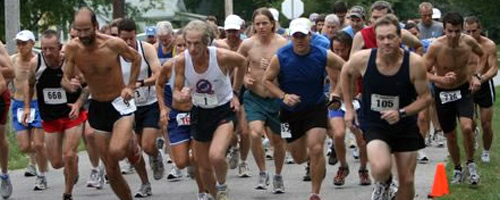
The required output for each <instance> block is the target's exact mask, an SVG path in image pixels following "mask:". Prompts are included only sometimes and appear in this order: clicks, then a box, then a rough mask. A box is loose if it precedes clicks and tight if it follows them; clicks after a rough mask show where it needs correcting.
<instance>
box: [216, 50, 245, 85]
mask: <svg viewBox="0 0 500 200" xmlns="http://www.w3.org/2000/svg"><path fill="white" fill-rule="evenodd" d="M217 52H218V54H217V55H222V59H221V63H224V66H225V67H226V68H227V69H226V70H225V71H232V70H235V71H234V75H235V77H234V82H233V90H234V91H236V93H239V92H240V89H241V85H242V84H243V78H244V77H245V74H246V72H247V65H248V62H247V59H246V58H245V57H243V56H242V55H240V54H238V53H236V52H232V51H229V50H225V49H217Z"/></svg>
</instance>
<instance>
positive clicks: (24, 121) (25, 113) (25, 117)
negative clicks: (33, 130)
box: [18, 108, 31, 126]
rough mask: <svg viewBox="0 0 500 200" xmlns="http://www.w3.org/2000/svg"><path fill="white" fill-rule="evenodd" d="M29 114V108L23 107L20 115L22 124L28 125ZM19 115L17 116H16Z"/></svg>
mask: <svg viewBox="0 0 500 200" xmlns="http://www.w3.org/2000/svg"><path fill="white" fill-rule="evenodd" d="M30 115H31V109H29V108H27V109H26V108H24V110H23V116H21V122H22V124H23V125H24V126H28V119H29V116H30ZM18 117H19V116H18Z"/></svg>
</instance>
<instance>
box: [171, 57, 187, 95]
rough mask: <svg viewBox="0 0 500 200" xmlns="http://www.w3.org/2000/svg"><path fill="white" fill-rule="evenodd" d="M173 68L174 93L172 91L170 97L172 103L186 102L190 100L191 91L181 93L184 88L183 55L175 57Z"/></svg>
mask: <svg viewBox="0 0 500 200" xmlns="http://www.w3.org/2000/svg"><path fill="white" fill-rule="evenodd" d="M173 67H174V70H175V78H174V91H172V96H173V99H174V101H178V102H186V101H189V100H190V92H191V91H182V88H183V87H184V81H185V76H184V72H185V69H186V68H185V60H184V54H180V55H177V56H176V57H175V61H174V63H173Z"/></svg>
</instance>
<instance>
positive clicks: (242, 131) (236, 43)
mask: <svg viewBox="0 0 500 200" xmlns="http://www.w3.org/2000/svg"><path fill="white" fill-rule="evenodd" d="M242 23H243V19H241V18H240V17H239V16H237V15H229V16H227V17H226V20H225V21H224V31H225V32H226V38H225V39H223V40H222V42H224V43H226V44H227V46H228V47H229V50H231V51H235V52H236V51H238V49H239V48H240V46H241V44H242V43H243V40H242V39H241V37H240V35H241V27H242ZM245 90H246V88H245V87H242V88H241V92H242V93H241V94H240V95H239V96H238V99H239V101H240V104H241V107H240V110H239V112H238V113H236V114H237V115H238V126H237V128H236V130H238V131H237V132H239V136H240V138H239V147H238V137H233V141H231V148H230V149H229V154H228V156H229V168H230V169H235V168H236V167H238V176H239V177H249V176H250V169H249V168H248V163H247V156H248V152H249V151H250V132H249V130H248V123H247V120H246V118H245V116H246V114H245V108H244V106H243V93H244V92H245ZM235 133H236V132H235ZM236 136H237V135H236ZM240 160H241V161H240ZM238 162H239V164H238Z"/></svg>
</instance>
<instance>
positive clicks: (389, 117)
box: [380, 110, 399, 125]
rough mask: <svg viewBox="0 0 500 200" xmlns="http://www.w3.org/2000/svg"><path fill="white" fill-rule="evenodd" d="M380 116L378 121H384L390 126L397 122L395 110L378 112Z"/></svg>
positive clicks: (397, 114)
mask: <svg viewBox="0 0 500 200" xmlns="http://www.w3.org/2000/svg"><path fill="white" fill-rule="evenodd" d="M380 115H381V116H380V119H384V120H385V121H387V123H389V124H390V125H393V124H395V123H398V122H399V111H397V110H386V111H380Z"/></svg>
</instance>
